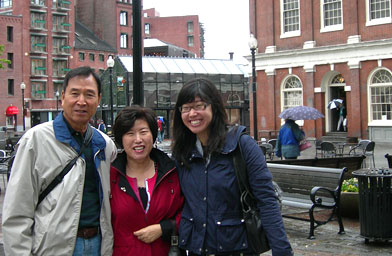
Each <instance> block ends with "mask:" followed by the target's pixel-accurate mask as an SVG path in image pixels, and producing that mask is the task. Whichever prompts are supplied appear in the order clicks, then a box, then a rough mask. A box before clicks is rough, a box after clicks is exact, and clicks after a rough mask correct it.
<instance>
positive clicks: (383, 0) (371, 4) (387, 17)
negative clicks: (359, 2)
mask: <svg viewBox="0 0 392 256" xmlns="http://www.w3.org/2000/svg"><path fill="white" fill-rule="evenodd" d="M366 10H367V13H366V18H367V20H366V25H367V26H371V25H378V24H385V23H391V0H367V1H366Z"/></svg>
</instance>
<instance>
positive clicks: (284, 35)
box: [280, 0, 301, 38]
mask: <svg viewBox="0 0 392 256" xmlns="http://www.w3.org/2000/svg"><path fill="white" fill-rule="evenodd" d="M284 1H285V0H280V31H281V32H280V38H287V37H295V36H300V35H301V5H300V0H296V1H297V2H298V30H295V31H290V32H284V25H285V23H284V15H283V14H284Z"/></svg>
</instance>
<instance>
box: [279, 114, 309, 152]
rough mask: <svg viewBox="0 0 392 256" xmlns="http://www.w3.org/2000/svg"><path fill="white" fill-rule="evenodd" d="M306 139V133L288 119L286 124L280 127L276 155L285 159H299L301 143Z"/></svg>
mask: <svg viewBox="0 0 392 256" xmlns="http://www.w3.org/2000/svg"><path fill="white" fill-rule="evenodd" d="M304 138H305V134H304V132H303V131H302V130H301V129H300V128H299V126H298V125H297V124H296V123H295V122H294V120H291V119H286V121H285V124H284V125H283V126H282V127H280V130H279V135H278V139H277V141H276V146H275V155H276V156H277V157H282V156H283V157H284V158H285V159H297V158H298V156H299V155H300V154H301V153H300V150H299V143H300V141H301V140H303V139H304Z"/></svg>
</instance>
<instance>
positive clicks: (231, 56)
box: [229, 52, 234, 60]
mask: <svg viewBox="0 0 392 256" xmlns="http://www.w3.org/2000/svg"><path fill="white" fill-rule="evenodd" d="M229 55H230V60H233V55H234V52H229Z"/></svg>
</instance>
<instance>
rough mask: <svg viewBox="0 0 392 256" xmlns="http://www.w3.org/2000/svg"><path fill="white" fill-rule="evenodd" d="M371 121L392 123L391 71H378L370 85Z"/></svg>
mask: <svg viewBox="0 0 392 256" xmlns="http://www.w3.org/2000/svg"><path fill="white" fill-rule="evenodd" d="M369 92H370V120H369V121H387V120H388V121H392V74H391V72H390V71H389V70H386V69H381V70H379V71H377V72H376V73H375V74H374V75H373V77H372V79H371V83H370V85H369Z"/></svg>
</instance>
